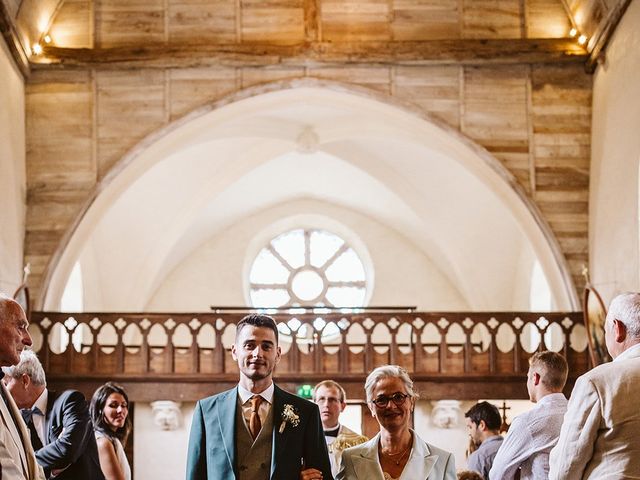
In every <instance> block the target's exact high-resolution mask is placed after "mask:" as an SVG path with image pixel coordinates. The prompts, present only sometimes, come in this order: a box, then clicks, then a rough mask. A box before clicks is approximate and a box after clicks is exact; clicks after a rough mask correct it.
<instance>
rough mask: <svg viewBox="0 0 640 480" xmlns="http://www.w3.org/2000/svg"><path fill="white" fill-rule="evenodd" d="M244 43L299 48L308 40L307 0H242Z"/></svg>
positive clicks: (242, 36) (242, 35) (242, 33)
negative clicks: (286, 45) (293, 45)
mask: <svg viewBox="0 0 640 480" xmlns="http://www.w3.org/2000/svg"><path fill="white" fill-rule="evenodd" d="M240 4H241V8H242V17H241V29H242V32H241V38H242V41H243V42H269V43H276V44H295V43H300V42H303V41H304V40H305V22H304V18H305V15H304V8H303V7H304V1H303V0H270V1H268V2H265V1H264V0H241V2H240Z"/></svg>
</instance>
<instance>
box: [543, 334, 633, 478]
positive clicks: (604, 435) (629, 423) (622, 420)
mask: <svg viewBox="0 0 640 480" xmlns="http://www.w3.org/2000/svg"><path fill="white" fill-rule="evenodd" d="M639 398H640V347H632V348H631V349H628V350H626V351H625V352H624V353H623V354H622V355H620V356H618V357H617V358H616V360H615V361H614V362H610V363H605V364H604V365H600V366H598V367H596V368H594V369H593V370H591V371H589V372H587V373H585V374H584V375H582V376H581V377H580V378H578V380H577V381H576V384H575V386H574V387H573V392H572V393H571V398H570V400H569V405H568V408H567V414H566V415H565V417H564V423H563V425H562V430H561V431H560V439H559V440H558V444H557V446H556V447H555V448H554V449H553V450H552V451H551V457H550V461H549V463H550V470H549V479H550V480H582V479H589V480H595V479H598V480H614V479H616V480H617V479H621V478H639V475H640V454H639V453H638V450H639V447H638V445H639V443H638V432H640V413H639V411H638V399H639Z"/></svg>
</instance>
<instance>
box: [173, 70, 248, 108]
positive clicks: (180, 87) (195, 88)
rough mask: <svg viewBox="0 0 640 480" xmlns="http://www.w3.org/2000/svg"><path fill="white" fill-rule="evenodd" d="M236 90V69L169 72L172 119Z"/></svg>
mask: <svg viewBox="0 0 640 480" xmlns="http://www.w3.org/2000/svg"><path fill="white" fill-rule="evenodd" d="M235 89H236V69H235V68H188V69H173V70H170V71H169V91H170V95H169V98H170V119H171V120H174V119H176V118H178V117H180V116H182V115H184V114H185V113H189V112H190V111H192V110H194V109H195V108H197V107H199V106H202V105H205V104H207V103H210V102H213V101H215V100H217V99H219V98H221V97H223V96H225V95H228V94H230V93H232V92H233V91H234V90H235Z"/></svg>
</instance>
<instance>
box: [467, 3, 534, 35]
mask: <svg viewBox="0 0 640 480" xmlns="http://www.w3.org/2000/svg"><path fill="white" fill-rule="evenodd" d="M462 15H463V18H462V37H463V38H521V37H522V32H521V27H520V16H521V11H520V0H464V1H463V13H462Z"/></svg>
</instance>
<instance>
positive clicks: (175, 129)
mask: <svg viewBox="0 0 640 480" xmlns="http://www.w3.org/2000/svg"><path fill="white" fill-rule="evenodd" d="M304 89H307V90H313V91H320V92H326V93H327V94H328V95H334V96H336V97H340V98H354V99H357V100H358V101H362V102H365V103H367V104H369V105H372V106H380V107H381V108H385V109H391V110H393V111H395V112H397V113H398V114H401V115H403V116H405V117H407V118H408V119H409V120H407V121H413V122H416V123H420V124H421V125H422V126H423V127H426V128H428V129H430V131H431V132H432V133H433V132H438V133H439V135H440V136H441V140H442V142H443V144H444V143H446V144H447V148H449V149H450V151H451V152H456V153H457V154H459V156H460V158H464V160H462V162H463V163H464V165H465V167H466V168H467V169H468V170H469V171H470V172H472V173H473V174H474V175H476V176H477V177H478V178H481V179H482V181H483V182H484V183H485V184H486V185H488V186H489V187H490V188H491V189H493V190H496V191H497V192H498V195H500V196H501V197H502V199H503V201H505V202H509V203H510V208H511V210H512V211H513V212H514V215H515V216H516V217H517V218H518V221H519V222H520V223H521V226H522V228H523V229H524V230H525V231H526V232H527V233H526V236H527V237H528V238H529V239H530V240H531V241H532V243H533V244H534V245H535V246H536V252H537V254H539V255H541V256H542V257H543V259H544V261H543V265H544V269H545V272H546V273H547V275H548V276H550V277H551V278H550V280H549V281H550V285H551V287H552V288H553V289H554V291H555V292H556V294H557V295H558V296H559V298H560V299H561V300H560V301H559V306H560V307H561V308H574V309H575V308H577V307H578V300H577V296H576V292H575V287H574V284H573V280H572V278H571V275H570V272H569V269H568V266H567V262H566V259H565V257H564V255H563V254H562V251H561V249H560V246H559V244H558V242H557V239H556V238H555V236H554V234H553V232H552V231H551V228H550V227H549V224H548V223H547V221H546V220H545V219H544V218H543V216H542V214H541V212H540V210H539V208H538V207H537V205H536V204H535V202H534V201H533V200H532V199H531V198H530V197H529V196H528V195H527V193H526V192H525V190H524V189H523V188H522V186H521V185H520V184H519V183H518V182H517V180H516V179H515V177H514V176H513V175H512V174H511V173H510V172H509V171H508V170H507V168H506V167H505V166H504V165H503V164H502V163H501V162H500V161H499V160H497V159H496V158H495V157H494V156H493V155H491V154H490V153H489V152H488V151H487V150H486V149H484V148H483V147H481V146H479V145H478V144H477V143H475V142H474V141H472V140H471V139H470V138H468V137H467V136H465V135H464V134H462V133H461V132H459V131H457V130H456V129H454V128H452V127H450V126H449V125H447V124H445V123H444V122H443V121H441V120H439V119H438V118H436V117H434V116H433V115H432V114H429V113H427V112H425V111H424V110H423V109H422V108H420V107H418V106H416V105H414V104H411V103H408V102H404V101H400V100H398V99H396V98H393V97H391V96H389V95H386V94H383V93H380V92H376V91H372V90H370V89H367V88H364V87H359V86H354V85H350V84H343V83H338V82H333V81H327V80H320V79H315V78H300V79H292V80H286V81H278V82H273V83H269V84H264V85H259V86H255V87H251V88H247V89H244V90H241V91H238V92H235V93H233V94H230V95H228V96H226V97H224V98H222V99H220V100H218V101H215V102H212V103H210V104H208V105H205V106H203V107H200V108H197V109H195V110H194V111H192V112H190V113H188V114H186V115H185V116H183V117H181V118H180V119H178V120H176V121H174V122H172V123H171V124H169V125H166V126H165V127H163V128H161V129H159V130H157V131H155V132H153V133H151V134H150V135H148V136H147V137H145V138H144V139H143V140H142V141H140V142H139V143H138V144H137V145H136V146H134V147H133V148H132V149H131V150H129V152H128V153H127V154H125V155H124V156H123V157H122V158H121V159H120V160H119V161H118V162H117V163H116V165H114V166H113V167H112V169H111V170H110V171H109V172H108V173H107V175H105V177H104V178H102V179H101V180H100V181H99V183H98V184H97V185H96V186H95V187H94V189H93V190H92V192H91V193H90V195H89V196H88V198H87V199H86V201H85V203H84V205H83V206H82V208H81V211H80V212H79V214H78V215H77V216H76V217H75V219H74V221H73V223H72V224H71V225H70V226H69V228H68V229H67V231H66V233H65V235H64V236H63V238H62V239H61V241H60V243H59V245H58V247H57V248H56V251H55V253H54V254H53V255H52V257H51V258H50V260H49V262H48V265H47V268H46V271H45V275H44V280H43V285H42V290H41V292H42V293H41V295H40V299H39V300H38V307H40V308H42V307H43V306H44V307H46V306H47V305H48V304H50V303H51V301H52V299H54V298H58V297H59V296H60V295H61V293H62V288H64V285H63V284H64V282H65V279H66V277H67V276H68V273H69V272H70V271H71V268H72V266H73V258H74V255H75V256H77V255H78V253H79V251H80V249H81V248H82V244H83V242H84V241H85V240H86V238H87V237H88V235H89V233H90V232H91V229H92V228H93V227H95V225H96V224H97V222H99V220H100V218H101V216H102V215H103V214H104V213H105V211H106V210H107V209H108V208H109V206H110V205H111V203H112V202H113V201H114V200H115V199H116V198H118V196H119V195H120V194H121V193H122V192H124V191H125V190H126V189H127V188H128V187H129V186H130V185H131V184H132V183H133V182H135V180H136V179H137V178H139V177H140V176H142V175H143V174H144V173H145V171H146V170H147V169H148V168H150V166H152V165H153V162H152V161H151V160H149V159H151V158H153V155H158V154H159V152H160V151H162V150H163V149H170V148H172V147H173V146H175V144H178V143H179V142H180V141H181V136H184V131H185V129H188V128H190V126H192V125H194V124H196V123H198V122H202V120H203V119H204V118H206V117H207V116H208V115H210V114H213V113H216V112H220V111H222V110H223V109H224V108H225V107H230V106H233V105H235V104H238V103H240V102H243V101H253V100H257V99H261V98H265V97H268V96H269V95H274V94H276V95H284V96H285V97H286V96H287V95H294V94H295V92H299V91H301V90H304ZM156 160H157V158H156ZM146 162H150V163H146Z"/></svg>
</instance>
